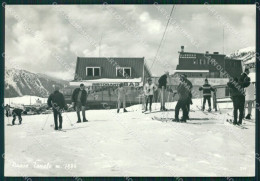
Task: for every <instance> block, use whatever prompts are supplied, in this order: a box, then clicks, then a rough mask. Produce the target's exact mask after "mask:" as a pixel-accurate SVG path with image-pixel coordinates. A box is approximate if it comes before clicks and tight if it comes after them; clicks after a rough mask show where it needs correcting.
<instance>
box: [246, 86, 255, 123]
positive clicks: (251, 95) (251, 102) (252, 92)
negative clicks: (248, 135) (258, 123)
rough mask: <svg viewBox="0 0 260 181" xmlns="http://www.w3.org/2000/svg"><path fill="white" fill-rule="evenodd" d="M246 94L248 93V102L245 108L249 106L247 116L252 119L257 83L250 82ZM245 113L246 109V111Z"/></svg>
mask: <svg viewBox="0 0 260 181" xmlns="http://www.w3.org/2000/svg"><path fill="white" fill-rule="evenodd" d="M245 94H246V97H245V99H246V103H245V108H246V107H247V106H248V109H247V110H248V111H247V116H246V117H245V118H246V119H251V113H252V107H253V105H254V100H255V85H254V84H250V85H249V86H248V87H247V88H246V90H245ZM244 113H245V111H244Z"/></svg>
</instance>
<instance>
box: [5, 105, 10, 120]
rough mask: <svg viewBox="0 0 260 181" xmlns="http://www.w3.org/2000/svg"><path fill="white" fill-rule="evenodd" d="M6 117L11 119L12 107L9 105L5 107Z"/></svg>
mask: <svg viewBox="0 0 260 181" xmlns="http://www.w3.org/2000/svg"><path fill="white" fill-rule="evenodd" d="M5 115H6V117H9V115H10V106H9V105H8V104H6V105H5Z"/></svg>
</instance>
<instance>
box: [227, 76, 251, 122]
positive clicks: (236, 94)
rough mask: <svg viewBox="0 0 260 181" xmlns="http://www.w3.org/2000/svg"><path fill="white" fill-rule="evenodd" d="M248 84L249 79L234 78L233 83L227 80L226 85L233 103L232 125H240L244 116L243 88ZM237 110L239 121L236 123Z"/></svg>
mask: <svg viewBox="0 0 260 181" xmlns="http://www.w3.org/2000/svg"><path fill="white" fill-rule="evenodd" d="M249 84H250V79H248V78H240V79H239V80H238V78H234V81H231V79H230V80H229V82H228V83H227V85H228V87H229V88H230V95H231V99H232V101H233V109H234V110H233V115H234V121H233V124H234V125H236V124H237V125H241V124H242V119H243V115H244V105H245V92H244V88H245V87H248V86H249ZM238 110H239V121H238V122H237V111H238Z"/></svg>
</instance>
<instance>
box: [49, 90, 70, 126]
mask: <svg viewBox="0 0 260 181" xmlns="http://www.w3.org/2000/svg"><path fill="white" fill-rule="evenodd" d="M59 89H60V88H59V87H58V86H55V91H54V92H53V93H52V94H51V95H50V96H49V98H48V101H47V104H48V106H49V107H52V110H53V116H54V125H55V126H54V130H61V129H62V111H63V109H67V105H66V104H65V99H64V96H63V94H62V93H60V92H59ZM58 117H59V126H58Z"/></svg>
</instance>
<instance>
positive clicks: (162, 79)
mask: <svg viewBox="0 0 260 181" xmlns="http://www.w3.org/2000/svg"><path fill="white" fill-rule="evenodd" d="M158 83H159V86H158V88H160V89H161V88H162V86H164V88H165V89H166V86H167V75H166V74H164V75H162V76H161V77H160V78H159V80H158Z"/></svg>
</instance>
